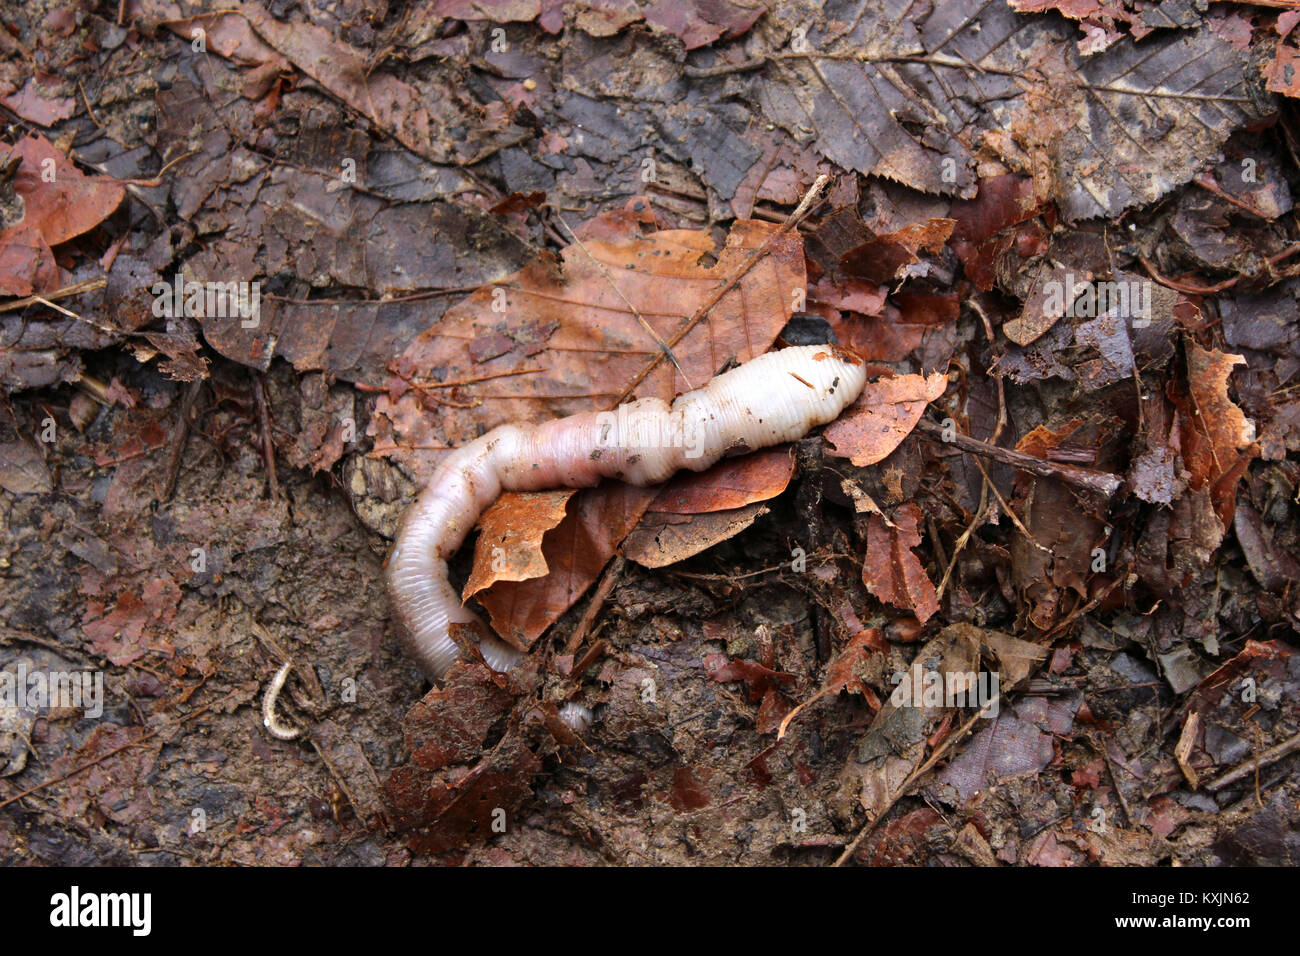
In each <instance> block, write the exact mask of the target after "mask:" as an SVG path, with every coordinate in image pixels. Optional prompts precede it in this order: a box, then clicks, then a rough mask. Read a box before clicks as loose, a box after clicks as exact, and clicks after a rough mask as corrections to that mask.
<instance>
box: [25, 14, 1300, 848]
mask: <svg viewBox="0 0 1300 956" xmlns="http://www.w3.org/2000/svg"><path fill="white" fill-rule="evenodd" d="M200 6H201V5H199V4H197V3H193V2H189V0H185V2H175V3H173V2H167V0H127V2H123V3H122V4H120V5H119V4H108V3H95V2H88V0H82V2H67V0H32V2H29V3H26V4H24V5H22V6H21V9H6V10H5V12H3V13H0V27H2V28H0V108H2V109H3V110H4V112H5V115H6V117H7V119H8V120H9V124H8V126H7V127H6V129H5V130H4V132H3V135H2V136H0V139H2V140H3V142H0V385H2V386H3V390H2V391H0V396H2V397H0V528H2V529H3V535H2V536H0V862H2V863H4V864H5V865H14V864H56V865H68V864H95V863H102V864H118V865H136V864H140V865H150V864H251V863H273V864H317V865H319V864H326V865H355V864H362V865H376V864H379V865H382V864H410V863H420V864H459V863H486V864H513V863H524V864H595V865H600V864H668V865H678V864H720V863H734V864H773V863H776V864H786V865H826V864H832V863H835V862H856V863H859V864H865V865H891V864H898V865H932V866H933V865H942V866H950V865H953V866H955V865H972V864H973V865H999V864H1004V865H1005V864H1012V865H1035V866H1058V865H1089V864H1102V865H1130V864H1141V865H1160V864H1163V865H1167V864H1171V863H1176V864H1209V865H1223V864H1226V865H1240V864H1253V863H1274V864H1294V863H1297V862H1300V780H1298V779H1297V775H1296V770H1297V767H1300V656H1298V655H1297V653H1296V651H1297V645H1298V643H1300V557H1298V556H1300V318H1298V314H1300V310H1298V309H1297V298H1298V297H1300V255H1297V253H1300V224H1298V223H1297V222H1296V214H1295V209H1294V206H1293V198H1292V197H1293V191H1294V190H1295V189H1296V188H1297V187H1298V186H1300V161H1298V159H1297V135H1296V132H1297V126H1296V123H1295V119H1296V112H1295V108H1294V103H1293V102H1292V101H1291V99H1290V97H1291V96H1293V95H1300V74H1298V73H1297V72H1296V69H1295V66H1296V64H1297V63H1298V62H1300V46H1297V39H1296V37H1294V36H1292V35H1291V33H1292V30H1293V28H1295V27H1296V23H1297V20H1300V14H1297V13H1293V12H1289V11H1279V10H1276V9H1268V8H1262V7H1251V6H1245V5H1237V4H1215V5H1212V6H1210V7H1208V9H1206V8H1204V5H1201V6H1198V5H1197V4H1196V3H1193V2H1190V0H1187V2H1183V0H1164V2H1161V3H1150V2H1145V0H1133V2H1121V0H1097V2H1096V3H1094V4H1088V3H1069V4H1065V3H1060V4H1057V3H1052V2H1043V0H1012V2H1011V3H1010V4H1007V3H1004V2H1002V0H995V2H994V3H992V4H990V3H986V2H983V0H979V2H977V0H953V2H944V3H942V4H934V5H925V4H919V5H918V4H914V3H911V2H904V0H866V2H862V0H854V2H847V0H846V2H833V3H827V4H825V5H824V6H823V5H821V4H818V3H811V2H806V0H793V2H789V3H780V4H776V5H773V6H772V8H771V9H768V10H764V8H763V7H762V6H761V5H757V4H752V3H742V2H739V0H712V2H703V0H700V2H694V0H690V2H683V3H648V4H647V3H642V2H639V0H586V2H584V3H577V4H561V3H558V2H556V0H477V2H473V3H470V2H463V0H409V2H407V0H390V2H383V0H380V2H378V3H375V2H367V3H361V2H356V0H283V2H275V3H270V4H267V5H266V6H259V5H257V4H255V3H244V4H239V3H232V4H229V5H223V12H221V13H218V14H203V13H202V12H201V10H200ZM1058 8H1061V9H1058ZM1062 10H1063V11H1064V12H1062ZM830 339H833V340H834V341H837V342H838V343H839V344H841V345H843V346H846V347H848V348H851V349H853V350H854V351H855V352H857V353H858V354H859V355H860V356H861V357H862V358H863V359H864V360H865V361H867V362H868V363H870V365H871V369H870V370H871V381H870V383H869V384H868V386H867V390H866V393H865V394H864V396H863V398H862V399H861V400H860V401H859V402H858V404H857V405H856V406H855V407H854V408H853V409H850V411H849V412H848V413H846V414H845V416H844V417H843V418H842V419H841V420H840V421H838V422H837V423H835V424H834V425H832V426H830V427H829V428H828V429H827V430H826V432H825V434H824V435H822V434H814V435H813V436H812V437H810V438H806V439H804V440H802V441H800V442H797V443H795V445H793V446H784V447H780V448H777V449H773V450H769V451H765V452H762V453H757V454H753V455H748V456H742V457H735V458H730V459H727V460H726V461H724V462H723V463H720V464H719V465H718V466H716V467H715V468H714V469H711V470H709V471H707V472H704V473H703V474H701V475H699V476H691V477H689V478H677V479H673V480H672V481H670V482H669V483H668V484H667V485H665V486H663V487H661V488H655V489H636V488H630V487H627V486H623V485H620V484H618V483H614V482H606V483H605V484H604V485H602V486H601V487H599V488H596V489H590V490H586V491H582V492H578V493H574V492H572V491H567V490H563V491H557V492H551V493H540V494H536V495H506V496H503V497H502V499H501V500H500V501H498V502H497V504H495V505H494V506H492V508H491V509H489V511H488V512H487V513H486V514H485V515H484V516H483V519H482V522H481V525H480V528H481V530H480V532H479V534H478V536H477V541H476V543H475V544H474V546H473V547H471V546H468V545H467V546H466V547H465V548H464V549H463V550H462V553H461V554H460V555H459V556H458V558H457V560H456V561H455V562H453V565H452V568H453V578H454V579H455V581H456V583H457V584H458V585H459V584H460V582H462V581H468V582H469V583H468V585H467V592H472V593H473V595H474V598H473V599H474V601H476V602H477V603H478V605H479V606H481V607H482V608H483V609H484V610H485V612H486V615H485V616H486V618H487V619H488V620H489V621H490V622H491V624H492V626H493V628H494V629H495V630H496V631H497V632H498V633H499V634H501V635H502V636H503V637H504V638H506V639H507V640H509V641H511V642H513V643H515V644H516V645H517V646H519V647H520V648H522V649H527V650H528V651H529V653H528V655H527V657H526V660H525V663H524V664H523V665H522V666H521V667H520V668H518V669H516V670H514V671H512V672H510V674H509V676H505V675H495V674H492V673H491V672H490V671H488V670H487V669H486V668H484V667H483V666H482V665H481V664H480V663H477V662H472V661H469V660H466V661H463V662H462V663H460V664H458V665H457V666H456V667H455V668H454V669H453V671H452V672H451V673H450V674H449V675H448V680H447V681H446V683H445V686H443V687H440V688H434V689H432V690H430V689H429V684H428V682H427V681H426V680H425V679H424V678H423V677H422V676H421V674H420V673H419V671H418V670H417V669H416V667H415V666H414V665H413V664H412V663H411V662H410V661H409V660H407V659H406V658H405V657H404V656H403V655H402V654H401V652H400V650H399V647H398V643H397V640H396V635H395V633H394V628H393V624H392V623H391V621H390V611H389V606H388V599H387V595H386V592H385V587H384V580H383V564H384V559H385V556H386V554H387V552H388V550H389V548H390V547H391V538H392V535H393V534H394V532H395V529H396V527H397V522H398V520H399V518H400V516H401V514H402V512H403V510H404V508H405V507H406V505H407V504H409V502H410V500H411V498H412V496H413V494H414V493H415V491H416V490H417V489H418V487H419V486H420V484H421V482H422V481H423V479H424V478H425V477H427V475H428V474H429V470H430V467H431V465H432V464H433V462H435V461H436V460H437V458H438V457H439V455H440V454H442V453H443V450H445V449H446V448H449V447H455V446H457V445H460V444H462V443H464V442H465V441H468V440H470V439H472V438H474V437H476V436H477V435H479V434H481V433H482V432H483V431H485V430H486V429H488V428H491V427H492V426H494V425H497V424H500V423H501V422H504V421H510V420H521V421H533V422H536V421H544V420H548V419H550V418H554V417H556V416H561V415H567V414H571V413H574V412H578V411H583V410H589V409H606V408H611V407H613V406H614V405H615V404H617V403H618V402H619V401H620V400H622V399H623V398H624V397H626V393H628V392H630V391H634V393H635V394H636V395H637V396H639V397H646V396H652V395H657V396H659V397H662V398H671V397H672V396H673V395H674V394H675V393H677V392H680V391H683V390H685V389H686V388H688V387H698V386H699V385H701V384H703V383H704V382H705V381H707V380H708V378H709V377H710V376H712V375H714V374H716V373H717V372H719V371H721V370H722V369H723V368H725V367H726V366H728V365H729V364H730V363H732V362H738V361H739V362H743V361H744V360H746V359H748V358H751V357H753V356H755V355H758V354H761V353H763V352H765V351H767V350H768V349H769V348H771V347H774V346H779V345H781V344H799V343H804V342H824V341H827V340H830ZM668 352H671V355H672V359H671V361H668V360H664V356H665V354H667V353H668ZM1017 456H1018V457H1017ZM286 663H287V664H290V665H291V669H290V671H289V676H288V679H287V682H286V683H285V685H284V688H283V691H282V692H281V693H280V695H279V699H278V701H275V702H274V706H275V710H276V713H277V714H278V715H279V718H278V719H279V720H280V722H282V723H284V724H287V725H290V726H292V727H294V728H297V729H298V730H300V731H301V732H302V733H301V734H300V736H298V737H297V738H296V739H293V740H282V739H277V738H276V737H275V736H273V735H271V734H269V733H268V731H267V729H266V728H265V727H264V721H263V695H264V692H265V691H266V689H267V687H268V685H269V684H270V683H271V681H272V678H273V676H274V675H275V674H276V672H277V671H278V670H279V669H280V668H281V666H282V665H283V664H286ZM71 674H77V675H81V674H87V675H91V676H92V677H94V678H95V679H97V680H100V681H102V684H101V685H100V686H101V689H102V695H100V696H94V695H92V696H89V697H87V698H85V699H82V700H79V701H69V700H68V699H66V698H63V699H60V700H56V701H53V702H51V701H50V700H48V699H41V698H40V696H39V694H37V693H36V688H37V687H38V685H40V684H42V683H43V682H45V681H48V679H49V678H50V676H51V675H71ZM963 680H973V681H974V684H973V686H974V687H975V688H976V689H977V690H978V691H979V692H980V693H979V694H978V695H976V696H961V695H959V696H958V697H954V696H952V695H944V694H941V693H938V692H937V690H938V689H942V687H944V686H947V687H948V688H950V689H952V688H959V687H961V686H965V685H963V684H962V683H961V682H962V681H963ZM993 680H996V682H997V683H996V691H997V694H996V695H993V694H992V693H988V694H985V693H984V691H991V690H992V689H993V685H992V683H991V682H992V681H993ZM935 682H937V684H936V683H935ZM6 695H7V696H6ZM568 701H573V702H579V703H581V704H583V705H584V706H586V707H587V708H588V709H589V710H590V711H591V713H592V715H593V718H592V721H591V723H590V725H589V726H588V727H587V728H586V729H585V730H582V731H581V732H579V733H574V732H573V731H571V730H570V729H569V728H568V727H567V726H566V725H565V724H564V723H563V722H562V721H560V720H559V719H558V718H557V715H558V713H559V711H560V709H561V707H562V706H563V705H564V704H565V702H568ZM51 703H53V706H51ZM986 705H987V706H986Z"/></svg>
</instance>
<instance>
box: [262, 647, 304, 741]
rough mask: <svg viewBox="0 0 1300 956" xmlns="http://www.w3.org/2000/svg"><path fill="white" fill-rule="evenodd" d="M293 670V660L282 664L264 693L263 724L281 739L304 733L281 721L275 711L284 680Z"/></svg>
mask: <svg viewBox="0 0 1300 956" xmlns="http://www.w3.org/2000/svg"><path fill="white" fill-rule="evenodd" d="M291 670H293V662H292V661H285V662H284V663H283V664H281V665H280V669H279V670H278V671H276V672H275V676H274V677H273V678H271V683H269V684H267V685H266V693H265V694H263V695H262V726H263V727H265V728H266V729H267V732H268V733H270V735H271V736H272V737H275V738H277V739H279V740H297V739H298V737H300V736H301V735H302V731H301V730H299V729H298V728H297V727H290V726H288V725H286V724H282V723H280V718H279V717H278V716H276V713H275V703H276V701H277V700H279V699H280V691H281V690H283V689H284V682H285V681H286V680H288V679H289V671H291Z"/></svg>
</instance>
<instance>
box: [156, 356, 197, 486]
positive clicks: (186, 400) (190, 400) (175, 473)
mask: <svg viewBox="0 0 1300 956" xmlns="http://www.w3.org/2000/svg"><path fill="white" fill-rule="evenodd" d="M202 387H203V379H201V378H196V379H195V380H194V381H192V382H190V383H189V384H187V385H186V386H185V391H184V393H183V394H182V395H181V404H180V408H179V409H178V414H177V417H176V424H174V425H173V426H172V433H171V436H170V438H169V439H168V441H169V443H170V445H171V447H170V448H168V449H167V481H166V483H165V484H164V486H163V496H162V500H163V501H171V499H172V495H173V494H175V493H176V481H177V479H179V478H180V474H181V461H182V459H183V458H184V457H185V443H186V441H187V440H188V439H189V437H190V414H191V413H192V412H193V411H194V403H195V402H196V401H197V400H198V397H199V389H201V388H202Z"/></svg>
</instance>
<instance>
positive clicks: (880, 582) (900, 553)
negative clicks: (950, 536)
mask: <svg viewBox="0 0 1300 956" xmlns="http://www.w3.org/2000/svg"><path fill="white" fill-rule="evenodd" d="M920 520H921V509H920V507H918V506H917V505H915V504H913V503H911V502H908V503H907V504H904V505H902V506H901V507H899V508H898V509H897V510H896V511H895V513H894V523H893V525H892V526H889V525H886V524H885V522H884V519H883V518H882V517H881V516H880V515H878V514H873V515H869V516H868V518H867V551H866V555H865V556H864V558H863V563H862V581H863V583H864V584H866V586H867V590H868V591H870V592H871V593H872V594H873V595H875V597H876V598H877V599H878V600H881V601H884V602H886V603H887V604H892V605H894V607H896V608H901V609H902V610H905V611H912V612H913V613H915V614H916V618H917V620H918V621H920V622H921V623H922V624H924V623H925V622H926V621H928V620H929V619H930V618H931V617H933V616H934V615H935V613H937V612H938V610H939V598H938V596H937V595H936V593H935V590H934V584H933V583H932V582H931V581H930V578H929V577H928V576H927V575H926V573H925V568H923V567H922V566H921V562H920V559H918V558H917V556H916V554H915V553H914V552H913V551H912V549H913V548H915V547H916V546H917V545H919V544H920V543H921V533H920V532H919V531H918V530H917V525H918V524H919V522H920Z"/></svg>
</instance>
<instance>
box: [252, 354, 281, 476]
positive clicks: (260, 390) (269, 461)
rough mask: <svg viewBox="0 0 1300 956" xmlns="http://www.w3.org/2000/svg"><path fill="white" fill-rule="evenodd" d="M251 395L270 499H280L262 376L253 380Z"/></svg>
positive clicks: (273, 443) (269, 417)
mask: <svg viewBox="0 0 1300 956" xmlns="http://www.w3.org/2000/svg"><path fill="white" fill-rule="evenodd" d="M253 394H254V395H255V396H256V397H257V417H258V418H259V419H260V420H261V423H262V457H263V459H265V461H266V474H267V477H268V478H269V479H270V484H271V497H272V498H274V499H278V498H279V497H280V480H279V478H277V477H276V474H275V442H274V440H273V439H272V437H271V416H270V415H269V414H268V413H267V410H266V389H265V388H264V387H263V386H262V376H260V375H258V376H255V377H254V378H253Z"/></svg>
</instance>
